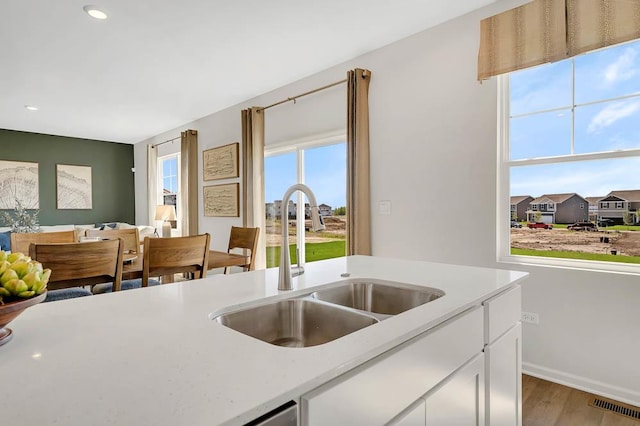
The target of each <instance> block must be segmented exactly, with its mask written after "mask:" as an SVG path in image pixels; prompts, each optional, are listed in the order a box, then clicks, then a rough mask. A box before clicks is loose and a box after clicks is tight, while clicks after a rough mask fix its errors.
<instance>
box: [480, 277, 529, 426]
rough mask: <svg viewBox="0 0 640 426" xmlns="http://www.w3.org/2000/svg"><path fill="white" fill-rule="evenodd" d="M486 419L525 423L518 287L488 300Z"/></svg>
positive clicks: (495, 424) (504, 424) (498, 424)
mask: <svg viewBox="0 0 640 426" xmlns="http://www.w3.org/2000/svg"><path fill="white" fill-rule="evenodd" d="M483 305H484V307H485V324H487V327H486V328H485V349H484V352H485V363H486V378H485V383H486V390H485V392H486V420H487V425H491V426H516V425H517V426H519V425H521V424H522V355H521V354H522V325H521V323H520V312H521V290H520V286H516V287H514V288H512V289H510V290H508V291H506V292H504V293H500V294H499V295H497V296H495V297H493V298H491V299H489V300H487V301H485V302H484V303H483Z"/></svg>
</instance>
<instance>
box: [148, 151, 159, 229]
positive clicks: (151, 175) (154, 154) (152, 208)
mask: <svg viewBox="0 0 640 426" xmlns="http://www.w3.org/2000/svg"><path fill="white" fill-rule="evenodd" d="M157 204H158V148H157V147H156V146H154V145H147V210H148V212H147V213H148V220H149V225H152V226H153V227H154V228H155V226H156V205H157Z"/></svg>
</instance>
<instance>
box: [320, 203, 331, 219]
mask: <svg viewBox="0 0 640 426" xmlns="http://www.w3.org/2000/svg"><path fill="white" fill-rule="evenodd" d="M318 210H319V211H320V216H331V215H332V214H333V209H332V208H331V206H329V205H327V204H324V203H322V204H320V205H319V206H318Z"/></svg>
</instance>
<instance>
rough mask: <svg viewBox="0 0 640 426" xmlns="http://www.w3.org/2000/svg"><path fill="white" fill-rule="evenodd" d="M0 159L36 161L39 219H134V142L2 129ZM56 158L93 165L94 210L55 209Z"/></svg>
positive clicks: (85, 221) (64, 221) (58, 222)
mask: <svg viewBox="0 0 640 426" xmlns="http://www.w3.org/2000/svg"><path fill="white" fill-rule="evenodd" d="M0 160H9V161H28V162H33V163H38V174H39V179H38V180H39V191H40V214H39V216H38V217H39V219H40V225H68V224H73V225H84V224H89V223H97V222H127V223H131V224H133V223H135V193H134V192H135V191H134V174H133V172H132V171H131V168H132V167H133V164H134V162H133V145H130V144H123V143H115V142H103V141H97V140H91V139H79V138H68V137H63V136H53V135H43V134H39V133H27V132H18V131H13V130H3V129H0ZM56 164H71V165H77V166H91V183H92V197H93V200H92V205H93V208H92V209H91V210H58V209H57V207H56ZM3 201H4V202H6V200H3ZM3 204H4V203H3ZM12 204H13V203H10V204H9V205H12ZM0 226H2V225H0Z"/></svg>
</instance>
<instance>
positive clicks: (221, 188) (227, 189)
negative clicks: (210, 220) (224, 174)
mask: <svg viewBox="0 0 640 426" xmlns="http://www.w3.org/2000/svg"><path fill="white" fill-rule="evenodd" d="M202 189H203V192H204V194H203V206H204V215H205V216H206V217H240V184H239V183H227V184H222V185H210V186H205V187H203V188H202Z"/></svg>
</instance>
